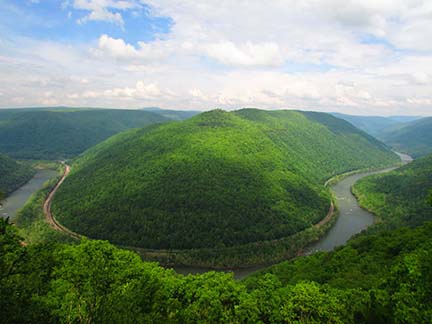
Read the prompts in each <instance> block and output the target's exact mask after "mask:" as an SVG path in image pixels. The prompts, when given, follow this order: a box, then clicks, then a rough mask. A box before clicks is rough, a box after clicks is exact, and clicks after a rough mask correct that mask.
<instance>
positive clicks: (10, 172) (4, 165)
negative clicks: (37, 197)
mask: <svg viewBox="0 0 432 324" xmlns="http://www.w3.org/2000/svg"><path fill="white" fill-rule="evenodd" d="M34 173H35V171H34V170H33V169H32V168H31V167H30V166H29V165H27V164H23V163H20V162H17V161H15V160H12V159H11V158H9V157H7V156H5V155H1V154H0V200H2V199H3V198H5V197H6V195H7V194H9V193H11V192H12V191H14V190H16V189H18V188H19V187H20V186H22V185H23V184H25V183H26V182H27V181H29V180H30V179H31V177H32V176H33V175H34Z"/></svg>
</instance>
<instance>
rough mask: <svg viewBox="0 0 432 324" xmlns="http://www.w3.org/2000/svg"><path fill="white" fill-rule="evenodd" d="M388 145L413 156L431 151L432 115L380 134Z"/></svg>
mask: <svg viewBox="0 0 432 324" xmlns="http://www.w3.org/2000/svg"><path fill="white" fill-rule="evenodd" d="M380 138H381V139H382V140H384V141H385V142H386V143H387V144H388V145H391V146H392V147H394V148H395V149H396V150H399V151H401V152H405V153H408V154H410V155H411V156H413V157H414V158H417V157H420V156H423V155H426V154H429V153H432V117H426V118H422V119H419V120H415V121H412V122H410V123H407V124H404V125H403V126H402V127H398V128H396V129H392V130H388V131H385V132H383V133H382V134H381V135H380Z"/></svg>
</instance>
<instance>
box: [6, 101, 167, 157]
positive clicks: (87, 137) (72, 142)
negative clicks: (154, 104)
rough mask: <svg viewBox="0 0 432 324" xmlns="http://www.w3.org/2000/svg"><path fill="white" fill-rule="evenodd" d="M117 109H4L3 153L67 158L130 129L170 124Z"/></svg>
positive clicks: (145, 114)
mask: <svg viewBox="0 0 432 324" xmlns="http://www.w3.org/2000/svg"><path fill="white" fill-rule="evenodd" d="M167 120H168V118H166V117H163V116H161V115H158V114H154V113H151V112H146V111H139V110H114V109H111V110H109V109H88V110H84V109H66V108H64V109H61V108H56V109H47V108H45V109H35V108H31V109H30V108H29V109H1V110H0V152H1V153H4V154H7V155H9V156H11V157H14V158H19V159H53V160H54V159H64V158H70V157H73V156H76V155H78V154H79V153H81V152H83V151H84V150H86V149H88V148H89V147H91V146H93V145H95V144H97V143H99V142H101V141H103V140H105V139H107V138H108V137H110V136H112V135H114V134H116V133H119V132H121V131H124V130H126V129H129V128H135V127H143V126H146V125H150V124H154V123H160V122H165V121H167Z"/></svg>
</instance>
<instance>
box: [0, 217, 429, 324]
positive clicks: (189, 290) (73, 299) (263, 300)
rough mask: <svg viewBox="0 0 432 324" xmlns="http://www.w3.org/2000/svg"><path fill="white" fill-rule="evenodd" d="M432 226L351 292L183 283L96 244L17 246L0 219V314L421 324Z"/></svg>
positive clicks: (78, 319) (273, 280)
mask: <svg viewBox="0 0 432 324" xmlns="http://www.w3.org/2000/svg"><path fill="white" fill-rule="evenodd" d="M431 230H432V224H429V225H425V226H424V227H423V228H422V227H419V228H417V229H405V230H403V231H401V232H400V233H399V234H400V235H402V236H399V237H398V238H399V239H406V238H407V237H406V236H409V237H410V238H412V239H414V240H416V239H418V240H417V241H415V242H413V244H412V246H411V247H410V248H406V249H404V250H403V251H399V252H396V251H394V252H393V254H394V255H393V261H392V262H390V263H389V265H388V266H386V267H385V270H382V271H380V272H379V273H377V274H376V276H377V277H378V276H380V280H379V283H377V282H378V281H375V282H373V283H370V284H369V286H368V285H367V284H363V285H362V286H363V287H362V288H353V287H343V286H342V285H340V284H339V287H335V285H334V284H332V283H331V282H330V283H329V284H327V283H319V282H312V281H309V280H303V279H298V280H295V281H296V282H294V280H292V281H293V282H292V283H286V282H284V280H283V281H281V280H279V279H278V272H277V271H273V272H274V274H270V273H267V274H265V275H260V276H257V277H254V278H253V281H251V280H249V281H247V282H246V283H243V282H237V281H235V280H234V279H233V277H232V274H226V273H216V272H208V273H205V274H202V275H189V276H186V277H185V276H181V275H177V274H175V273H174V272H173V271H172V270H165V269H163V268H161V267H159V266H158V265H157V264H155V263H148V262H144V261H142V260H141V259H140V257H139V256H138V255H136V254H135V253H133V252H130V251H126V250H121V249H118V248H116V247H114V246H113V245H110V244H109V243H107V242H104V241H90V240H83V241H81V243H80V244H78V245H59V244H56V245H52V244H50V245H47V244H42V245H35V246H28V247H24V246H22V245H21V244H20V238H19V237H18V236H17V234H16V231H15V230H14V228H13V227H12V226H11V225H9V224H7V222H6V221H5V220H0V243H1V244H0V256H1V258H0V268H1V272H0V273H1V275H0V297H1V298H0V306H1V307H0V316H1V318H2V323H389V322H390V323H393V322H394V323H429V322H430V320H431V319H432V318H431V315H432V314H431V309H432V304H431V300H432V299H431V297H432V295H431V292H432V289H431V288H432V287H431V283H432V277H431V274H432V271H431V270H432V268H431V265H432V262H431V261H432V259H431V256H432V244H431V243H432V240H431V239H430V238H427V232H428V231H429V232H430V231H431ZM396 232H397V231H393V234H391V235H393V236H395V240H394V241H392V243H390V244H389V245H388V246H387V247H390V246H391V245H394V244H395V242H396V238H397V236H398V234H397V233H396ZM377 238H378V236H371V237H369V239H370V240H363V241H362V242H361V243H358V244H359V245H360V246H363V247H362V249H363V250H364V253H366V250H367V249H369V250H370V251H373V248H372V247H370V246H367V245H365V244H366V243H367V242H370V241H371V242H372V244H377V246H379V245H381V243H383V242H387V241H388V240H383V241H380V242H375V240H376V239H377ZM419 242H422V243H421V244H418V243H419ZM358 244H357V245H358ZM360 246H357V248H360ZM392 249H394V248H392ZM339 251H341V250H339ZM338 253H340V252H338V251H336V252H333V253H330V254H329V255H331V256H332V258H333V259H334V260H336V259H337V262H336V263H335V264H333V269H337V267H339V266H340V264H341V262H342V259H343V258H344V257H343V256H337V254H338ZM365 255H366V254H365ZM314 257H315V256H312V257H305V258H302V259H304V260H306V259H308V258H314ZM299 260H301V259H299ZM358 260H361V259H360V258H359V259H358ZM358 260H355V261H358ZM345 261H348V259H347V257H345ZM355 261H353V262H352V263H354V262H355ZM329 263H330V262H329ZM325 268H326V271H329V269H330V268H329V264H328V265H326V266H325ZM350 268H351V269H352V266H350ZM272 269H273V270H275V269H274V268H272ZM298 270H304V269H298ZM345 270H347V269H345ZM349 271H351V270H349ZM364 271H368V270H367V269H366V268H365V269H364ZM373 271H374V269H372V270H370V273H372V272H373ZM341 273H342V271H339V272H337V273H333V278H336V277H337V276H339V275H340V274H341ZM329 275H331V273H330V272H329ZM246 284H247V285H246Z"/></svg>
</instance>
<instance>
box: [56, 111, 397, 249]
mask: <svg viewBox="0 0 432 324" xmlns="http://www.w3.org/2000/svg"><path fill="white" fill-rule="evenodd" d="M397 161H398V158H397V156H396V155H394V154H393V153H392V152H391V151H389V150H388V148H387V147H385V145H383V144H382V143H380V142H378V141H377V140H375V139H374V138H372V137H370V136H369V135H367V134H365V133H364V132H362V131H360V130H358V129H356V128H354V127H353V126H352V125H350V124H349V123H347V122H345V121H342V120H339V119H337V118H334V117H332V116H330V115H327V114H323V113H309V112H298V111H272V112H265V111H260V110H255V109H244V110H240V111H236V112H231V113H228V112H224V111H221V110H215V111H211V112H207V113H202V114H200V115H197V116H195V117H193V118H191V119H189V120H186V121H183V122H172V123H168V124H163V125H157V126H150V127H147V128H143V129H138V130H131V131H128V132H124V133H122V134H119V135H117V136H115V137H112V138H110V139H109V140H107V141H105V142H103V143H101V144H100V145H98V146H96V147H94V148H92V149H90V150H88V151H87V152H86V153H85V154H83V155H82V156H81V157H79V158H78V159H77V160H76V161H75V163H74V164H73V166H72V170H73V171H72V173H71V174H70V176H69V177H68V178H67V179H66V181H65V183H64V184H63V185H62V187H60V189H59V191H58V193H57V194H56V196H55V198H54V202H53V211H54V214H55V215H56V217H57V218H58V219H59V220H60V222H61V223H63V224H64V225H65V226H66V227H68V228H70V229H72V230H74V231H76V232H79V233H83V234H85V235H88V236H89V237H92V238H103V239H109V240H111V241H112V242H114V243H118V244H124V245H132V246H138V247H146V248H167V249H190V248H209V247H215V246H219V247H221V246H236V245H241V244H246V243H250V242H257V241H264V240H273V239H278V238H281V237H286V236H289V235H292V234H294V233H296V232H299V231H301V230H304V229H305V228H308V227H309V226H311V225H312V224H315V223H317V222H319V221H320V220H321V219H322V218H323V217H324V216H325V215H326V214H327V212H328V209H329V204H330V194H329V192H328V190H327V189H325V188H324V187H323V183H324V182H325V180H326V179H328V178H329V177H331V176H333V175H335V174H339V173H341V172H345V171H349V170H353V169H358V168H365V167H378V166H383V165H389V164H394V163H396V162H397Z"/></svg>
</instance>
